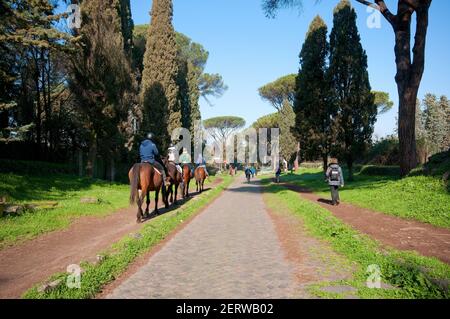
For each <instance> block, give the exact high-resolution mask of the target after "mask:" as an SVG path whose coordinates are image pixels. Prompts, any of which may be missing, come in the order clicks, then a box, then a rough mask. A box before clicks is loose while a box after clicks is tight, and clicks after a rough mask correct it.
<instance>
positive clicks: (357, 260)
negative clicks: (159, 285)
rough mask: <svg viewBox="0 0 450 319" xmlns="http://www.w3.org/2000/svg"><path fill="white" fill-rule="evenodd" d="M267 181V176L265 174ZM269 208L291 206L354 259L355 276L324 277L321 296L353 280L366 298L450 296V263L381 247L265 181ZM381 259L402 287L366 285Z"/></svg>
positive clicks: (389, 277)
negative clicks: (334, 279)
mask: <svg viewBox="0 0 450 319" xmlns="http://www.w3.org/2000/svg"><path fill="white" fill-rule="evenodd" d="M265 184H266V185H268V181H267V180H265ZM264 196H265V198H266V201H267V203H268V205H269V207H270V208H272V209H274V210H283V211H288V212H290V213H292V214H294V216H297V217H298V218H300V219H301V220H302V221H303V223H304V225H305V228H306V230H307V231H308V233H309V234H310V235H312V236H314V237H317V238H319V239H322V240H325V241H326V242H328V243H329V244H330V245H331V247H332V248H333V249H334V250H335V251H336V252H337V253H339V254H341V255H343V256H345V257H346V258H347V259H348V260H349V261H350V262H352V263H354V265H355V269H356V271H355V273H354V274H353V275H354V276H353V279H351V280H347V281H340V282H335V283H325V282H324V283H321V284H318V285H315V286H313V287H311V289H312V290H311V291H312V292H313V293H315V294H316V295H317V296H319V297H327V298H338V297H339V296H338V295H337V294H330V293H325V292H321V291H320V287H321V286H326V285H330V284H332V285H340V284H345V285H351V286H353V287H354V288H356V289H357V293H358V296H359V297H362V298H408V299H409V298H420V299H422V298H444V299H448V298H449V297H450V291H449V283H450V266H449V265H447V264H445V263H443V262H441V261H439V260H437V259H435V258H428V257H423V256H420V255H419V254H416V253H414V252H404V251H398V250H395V249H390V248H384V247H383V248H382V247H381V246H380V244H379V243H378V242H377V241H375V240H373V239H371V238H369V237H368V236H366V235H363V234H361V233H359V232H358V231H356V230H354V229H353V228H352V227H350V226H348V225H347V224H345V223H343V222H342V221H341V220H339V219H338V218H336V217H334V216H333V215H332V213H330V212H329V211H328V210H326V209H324V208H322V207H321V206H319V205H318V204H316V203H311V202H310V201H308V200H305V199H302V198H301V197H300V196H299V195H298V194H297V193H296V192H293V191H290V190H287V189H286V188H284V187H282V186H278V185H273V184H269V185H268V186H266V187H265V195H264ZM369 265H378V266H379V267H380V269H381V276H382V282H384V283H389V284H390V285H392V286H394V287H396V288H397V289H370V288H368V287H367V285H366V280H367V278H368V273H367V272H366V271H367V267H368V266H369Z"/></svg>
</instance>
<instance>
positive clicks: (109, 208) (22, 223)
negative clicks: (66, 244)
mask: <svg viewBox="0 0 450 319" xmlns="http://www.w3.org/2000/svg"><path fill="white" fill-rule="evenodd" d="M128 194H129V186H128V185H125V184H111V183H108V182H105V181H100V180H92V179H86V178H79V177H76V176H72V175H62V174H56V175H47V176H30V175H17V174H0V195H2V196H7V197H8V198H9V201H11V202H13V203H18V204H22V203H31V202H32V203H40V202H48V201H54V202H57V203H58V205H57V206H56V207H55V208H53V209H42V210H37V211H33V212H24V213H22V214H20V215H18V216H6V217H1V218H0V248H3V247H5V246H9V245H12V244H17V243H19V242H22V241H24V240H29V239H32V238H35V237H37V236H38V235H41V234H44V233H47V232H51V231H55V230H60V229H64V228H67V227H68V226H69V225H70V223H71V221H72V220H73V219H75V218H78V217H82V216H87V215H90V216H92V215H95V216H101V215H107V214H111V213H113V212H114V211H116V210H117V209H119V208H124V207H127V206H128ZM83 197H93V198H97V199H98V200H99V201H98V203H95V204H83V203H81V202H80V199H81V198H83Z"/></svg>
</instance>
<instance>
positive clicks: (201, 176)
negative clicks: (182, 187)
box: [194, 166, 206, 193]
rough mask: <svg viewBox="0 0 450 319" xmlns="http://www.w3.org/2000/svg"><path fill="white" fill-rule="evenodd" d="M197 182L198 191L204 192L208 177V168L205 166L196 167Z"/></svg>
mask: <svg viewBox="0 0 450 319" xmlns="http://www.w3.org/2000/svg"><path fill="white" fill-rule="evenodd" d="M194 176H195V184H196V185H197V192H200V193H201V192H203V185H204V184H205V179H206V170H205V168H204V167H203V166H199V167H197V168H196V169H195V172H194Z"/></svg>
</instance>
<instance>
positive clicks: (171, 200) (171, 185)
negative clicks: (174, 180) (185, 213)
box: [169, 184, 173, 204]
mask: <svg viewBox="0 0 450 319" xmlns="http://www.w3.org/2000/svg"><path fill="white" fill-rule="evenodd" d="M169 193H170V203H171V204H173V184H170V186H169Z"/></svg>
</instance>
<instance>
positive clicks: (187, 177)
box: [183, 164, 192, 198]
mask: <svg viewBox="0 0 450 319" xmlns="http://www.w3.org/2000/svg"><path fill="white" fill-rule="evenodd" d="M191 178H192V174H191V167H190V166H189V165H188V164H184V165H183V198H187V197H189V183H190V182H191Z"/></svg>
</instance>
